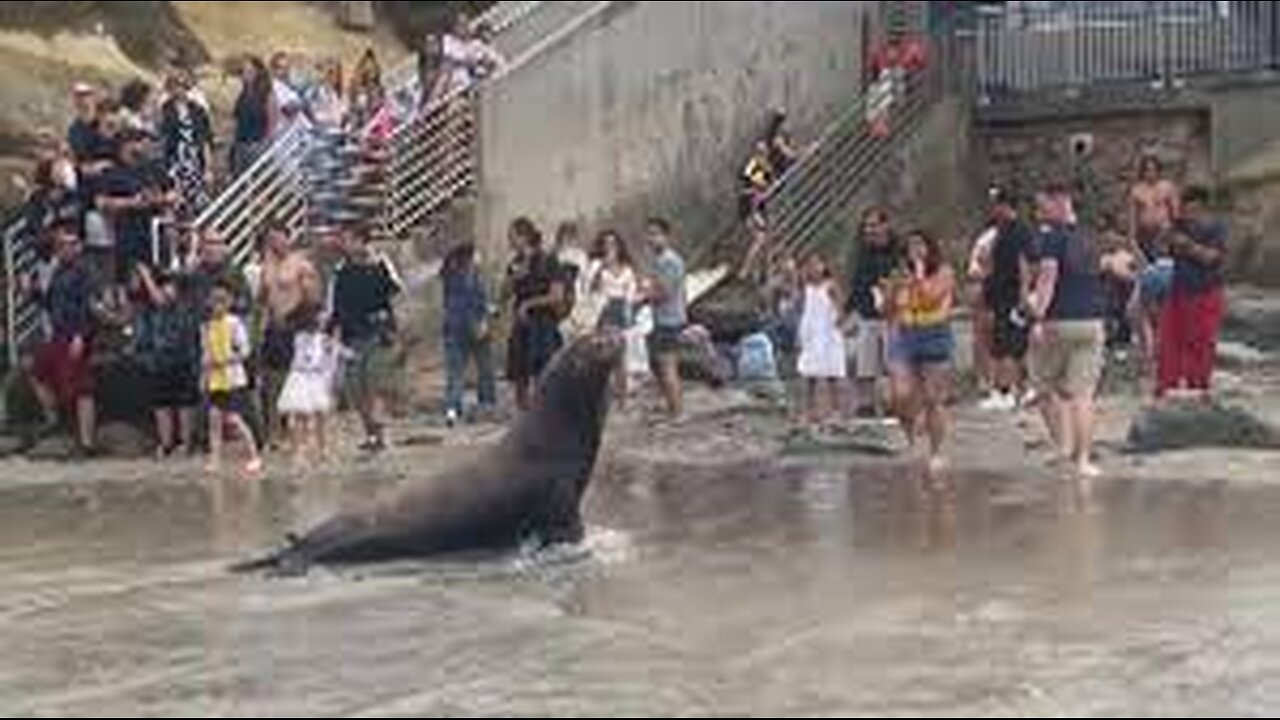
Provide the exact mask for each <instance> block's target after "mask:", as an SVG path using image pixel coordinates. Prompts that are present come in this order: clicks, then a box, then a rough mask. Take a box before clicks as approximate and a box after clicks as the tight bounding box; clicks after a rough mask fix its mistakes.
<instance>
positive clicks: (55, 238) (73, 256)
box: [32, 225, 97, 454]
mask: <svg viewBox="0 0 1280 720" xmlns="http://www.w3.org/2000/svg"><path fill="white" fill-rule="evenodd" d="M49 232H50V234H51V238H50V239H51V245H52V246H53V249H54V270H53V274H52V276H51V277H50V278H49V283H48V286H47V287H46V288H45V289H44V291H43V297H42V299H43V301H44V307H45V312H46V313H47V314H48V317H49V325H50V329H51V336H50V339H49V340H48V341H46V342H45V343H43V344H42V345H40V347H38V348H37V349H36V353H35V364H34V367H33V370H32V374H33V379H34V380H35V387H36V393H37V394H38V395H39V397H40V401H41V403H42V404H43V405H44V407H45V409H46V411H48V412H50V413H51V414H53V413H56V412H62V413H66V414H67V415H68V416H69V417H74V418H75V428H76V436H77V440H78V441H79V448H80V450H81V451H83V452H85V453H90V454H91V453H92V452H93V451H94V449H95V444H94V440H95V436H96V432H97V428H96V424H97V409H96V407H95V404H94V399H93V389H94V388H93V366H92V363H91V358H90V347H91V340H92V335H93V284H92V280H91V278H90V275H89V272H88V270H87V269H86V268H85V267H84V263H83V262H82V261H81V245H80V237H79V235H77V233H76V230H75V228H74V227H73V226H70V225H58V226H55V227H53V228H52V229H51V230H50V231H49Z"/></svg>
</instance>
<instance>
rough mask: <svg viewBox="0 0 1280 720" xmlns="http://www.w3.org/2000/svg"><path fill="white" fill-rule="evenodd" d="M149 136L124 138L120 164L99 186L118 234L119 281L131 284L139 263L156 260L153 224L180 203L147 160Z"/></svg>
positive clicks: (100, 200) (104, 207) (101, 206)
mask: <svg viewBox="0 0 1280 720" xmlns="http://www.w3.org/2000/svg"><path fill="white" fill-rule="evenodd" d="M147 142H148V139H147V136H146V135H144V134H142V133H138V132H129V133H126V134H124V135H122V136H121V138H120V161H119V163H118V164H116V165H115V166H113V167H112V168H111V169H109V170H108V171H107V172H106V174H105V175H104V176H103V177H102V180H101V184H100V185H99V186H98V193H99V197H98V209H99V210H101V211H102V212H103V213H104V214H106V216H107V218H108V220H109V221H110V222H111V226H112V229H113V230H114V233H115V247H116V273H117V281H118V282H121V283H127V282H128V281H129V280H130V279H131V278H132V276H133V271H134V268H136V267H137V266H138V265H139V264H149V263H150V262H151V260H152V254H153V253H152V240H153V234H154V228H153V227H152V224H153V222H154V221H155V219H156V218H157V217H158V216H159V214H160V213H161V212H163V211H164V210H165V209H166V208H168V207H171V206H172V205H173V203H174V202H175V201H176V200H177V197H176V195H175V194H174V192H173V189H172V187H171V184H170V182H169V180H168V178H167V176H166V175H165V174H164V173H163V172H161V171H159V169H158V168H157V167H155V166H154V165H153V164H151V163H149V161H148V160H147V148H146V143H147Z"/></svg>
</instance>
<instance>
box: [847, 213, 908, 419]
mask: <svg viewBox="0 0 1280 720" xmlns="http://www.w3.org/2000/svg"><path fill="white" fill-rule="evenodd" d="M901 261H902V257H901V250H900V247H899V244H898V242H897V239H896V238H895V237H894V236H893V230H892V228H891V227H890V225H889V214H888V213H887V212H885V211H884V210H883V209H881V208H872V209H871V210H868V211H867V212H866V213H864V214H863V217H862V229H861V232H860V234H859V245H858V258H857V265H856V267H855V269H854V274H853V282H852V287H851V288H850V293H849V308H848V309H849V313H850V315H851V316H854V317H856V318H857V320H858V325H857V335H856V336H855V337H854V342H853V354H854V361H855V363H856V365H857V378H858V394H859V402H860V403H863V404H864V407H869V408H871V409H872V410H874V412H875V415H876V417H880V416H883V415H884V397H883V395H882V393H881V392H880V380H881V379H882V378H884V377H885V375H886V373H887V367H886V365H887V359H888V334H889V330H888V325H887V324H886V323H885V320H884V312H883V308H882V307H881V305H882V303H881V298H880V285H881V284H882V283H883V282H884V281H885V279H886V278H888V277H889V276H890V275H892V274H893V272H894V271H895V270H897V269H898V267H899V266H900V264H901ZM868 401H870V402H869V403H868Z"/></svg>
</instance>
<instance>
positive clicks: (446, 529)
mask: <svg viewBox="0 0 1280 720" xmlns="http://www.w3.org/2000/svg"><path fill="white" fill-rule="evenodd" d="M622 354H623V343H622V341H621V339H620V338H619V337H616V336H608V335H594V336H589V337H584V338H581V339H579V340H578V341H576V342H575V343H573V344H572V345H570V346H568V347H567V348H565V349H564V350H562V351H561V352H560V354H559V355H557V356H556V358H555V359H554V360H553V361H552V362H551V364H550V365H549V366H548V367H547V369H546V371H545V372H544V373H543V375H542V377H541V379H540V380H539V382H538V393H537V400H536V402H535V404H534V407H533V409H532V410H531V411H530V412H528V413H526V414H525V415H523V416H522V417H520V419H519V420H517V421H516V424H515V425H514V426H513V427H512V429H511V430H510V432H509V433H508V434H507V436H506V437H505V438H504V439H503V440H502V442H501V443H500V444H498V445H497V446H496V447H494V448H492V449H490V450H488V451H486V452H485V454H484V455H483V456H481V457H480V458H478V459H477V460H476V462H474V463H472V464H468V465H464V466H461V467H458V468H456V469H453V470H451V471H448V472H444V473H441V474H438V475H435V476H432V477H427V478H423V479H421V480H419V481H415V482H413V483H412V484H410V485H408V486H406V487H404V488H401V489H400V490H398V491H396V492H393V493H391V494H389V495H387V496H385V497H382V498H380V499H378V500H376V501H374V502H373V504H372V505H371V506H370V507H367V508H362V509H359V510H353V511H349V512H344V513H340V514H339V515H337V516H335V517H333V518H332V519H330V520H328V521H326V522H324V523H321V524H320V525H319V526H318V527H316V528H315V529H314V530H312V531H311V532H309V533H307V534H306V535H303V536H301V537H295V538H293V539H291V540H290V542H289V543H288V545H287V546H286V547H284V548H283V549H281V550H279V551H278V552H275V553H273V554H271V555H269V556H267V557H265V558H263V559H260V560H255V561H252V562H248V563H244V564H241V565H238V566H236V567H233V568H232V570H233V571H235V572H252V571H267V572H272V573H277V574H281V575H299V574H303V573H305V572H306V571H307V569H308V568H309V567H310V566H312V565H316V564H321V565H343V564H354V563H366V562H377V561H384V560H393V559H400V558H422V557H429V556H433V555H440V554H446V553H454V552H462V551H470V550H484V549H490V550H494V549H502V548H512V547H516V546H519V545H521V544H523V543H525V542H528V541H530V540H532V541H536V542H538V543H541V544H544V545H552V544H560V543H575V542H579V541H580V540H581V539H582V537H583V522H582V513H581V502H582V497H583V495H584V494H585V493H586V490H587V487H588V484H589V483H590V481H591V475H592V472H593V471H594V469H595V464H596V457H597V455H598V454H599V451H600V442H601V439H602V437H603V435H604V427H605V421H606V419H607V416H608V407H609V378H610V376H611V374H612V373H613V371H614V370H615V369H616V368H617V367H618V366H619V364H620V363H621V360H622Z"/></svg>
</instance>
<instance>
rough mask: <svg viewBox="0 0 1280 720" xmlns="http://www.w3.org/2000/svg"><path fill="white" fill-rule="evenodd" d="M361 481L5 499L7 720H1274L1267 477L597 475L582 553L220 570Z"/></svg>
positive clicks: (17, 492)
mask: <svg viewBox="0 0 1280 720" xmlns="http://www.w3.org/2000/svg"><path fill="white" fill-rule="evenodd" d="M842 465H843V466H842ZM379 473H380V471H379V470H378V469H377V468H371V469H366V470H365V471H364V472H363V473H362V476H363V477H362V479H361V480H359V481H355V480H350V479H348V480H347V481H346V482H338V481H337V480H332V479H331V480H329V481H324V482H314V483H312V484H310V485H308V486H306V487H305V488H304V489H302V490H299V491H291V490H289V489H288V488H287V487H286V486H285V485H284V484H268V485H267V486H265V487H263V488H262V489H260V490H259V491H256V492H253V491H249V490H246V489H245V488H244V487H243V486H239V485H236V484H234V483H219V484H214V485H206V484H203V483H200V482H195V481H189V482H183V481H182V480H181V478H175V479H168V480H165V481H163V482H156V481H143V480H134V481H127V480H125V481H118V482H98V483H93V482H85V481H79V482H76V483H43V484H37V485H22V486H17V487H12V488H10V489H5V490H0V647H3V650H4V652H2V653H0V710H3V711H4V712H5V713H6V714H7V715H11V716H22V717H54V716H80V717H114V716H126V717H128V716H141V717H193V716H219V717H321V716H325V717H328V716H337V717H424V716H454V717H456V716H499V715H501V716H526V717H527V716H635V715H658V716H676V715H682V716H770V717H771V716H777V715H782V716H811V717H813V716H816V717H823V716H877V717H879V716H889V717H950V716H962V715H973V716H982V717H1024V716H1045V717H1112V716H1120V717H1124V716H1127V717H1175V716H1176V717H1184V716H1191V717H1266V716H1269V715H1271V714H1273V713H1274V711H1275V710H1277V709H1280V563H1278V562H1277V557H1280V553H1277V550H1280V539H1278V538H1277V534H1276V533H1275V532H1274V531H1273V528H1274V527H1275V521H1274V518H1275V517H1277V516H1278V515H1277V513H1280V489H1268V488H1261V487H1253V488H1243V489H1233V488H1231V487H1230V486H1228V485H1226V484H1220V483H1212V482H1205V483H1203V484H1199V485H1194V486H1192V485H1175V484H1168V483H1160V484H1151V483H1138V482H1124V481H1114V482H1108V483H1101V484H1098V485H1097V486H1096V487H1093V488H1082V487H1080V486H1076V485H1072V484H1069V483H1062V482H1057V481H1053V480H1050V479H1048V478H1037V479H1025V478H1023V479H1014V478H1005V477H999V476H994V475H985V474H977V473H966V472H963V471H961V472H958V473H956V474H955V476H954V477H952V478H951V482H950V483H949V484H944V485H937V484H934V483H931V482H928V481H926V480H925V479H924V478H921V477H913V474H912V473H911V472H909V471H907V470H906V469H905V468H904V466H902V465H899V464H895V463H875V464H872V465H869V466H866V467H859V468H849V467H847V463H826V464H821V463H819V464H809V465H793V466H787V465H782V464H772V463H759V462H755V463H751V464H742V465H736V466H735V465H728V466H722V467H719V468H716V467H708V466H707V465H706V464H705V463H700V464H699V465H698V466H697V467H681V466H678V465H674V464H672V465H651V464H646V465H643V466H639V465H627V464H624V463H623V462H622V461H621V460H613V461H610V462H607V463H606V467H604V468H603V469H602V471H601V473H600V477H599V478H598V479H597V482H596V487H595V490H594V492H593V495H592V497H591V499H590V502H589V513H588V516H589V520H590V522H591V524H592V526H593V531H592V533H591V537H590V538H589V540H588V541H587V543H586V544H585V546H584V547H583V548H561V549H556V550H552V551H549V552H547V553H540V554H527V553H526V554H517V555H513V556H508V557H502V558H493V559H488V560H484V561H450V562H442V563H428V564H399V565H394V566H387V567H379V568H370V569H364V570H359V571H352V572H344V573H341V574H336V575H335V574H331V573H325V572H320V573H316V574H314V575H313V576H311V577H309V578H306V579H304V580H298V581H270V580H264V579H261V578H256V577H232V576H230V575H227V574H225V573H224V572H223V567H224V566H225V564H226V563H227V562H228V561H230V560H235V559H239V558H243V557H244V556H246V555H249V554H252V553H253V552H254V551H255V550H258V549H261V548H263V547H267V546H270V545H271V544H272V543H273V542H274V541H275V540H276V539H277V538H279V537H280V536H281V534H282V533H283V532H284V531H286V530H288V529H292V528H295V527H298V526H300V525H305V524H306V523H307V522H308V521H310V520H312V519H314V518H317V517H320V516H323V515H324V514H325V513H326V512H328V511H329V510H330V509H332V508H333V507H335V506H336V505H337V503H338V502H339V500H340V498H342V497H343V496H352V495H361V494H365V493H367V492H369V488H370V487H371V486H373V485H378V484H383V483H385V482H387V481H388V478H381V477H379Z"/></svg>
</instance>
